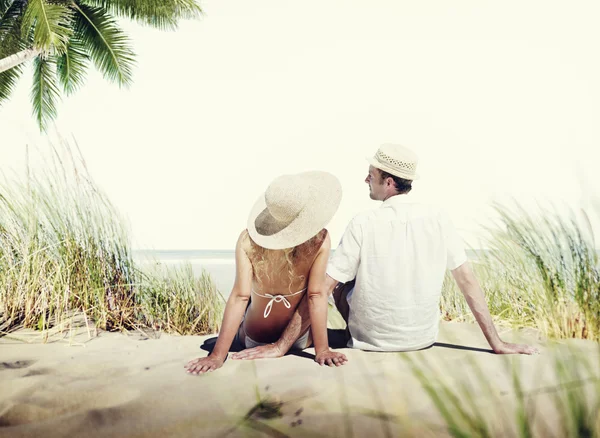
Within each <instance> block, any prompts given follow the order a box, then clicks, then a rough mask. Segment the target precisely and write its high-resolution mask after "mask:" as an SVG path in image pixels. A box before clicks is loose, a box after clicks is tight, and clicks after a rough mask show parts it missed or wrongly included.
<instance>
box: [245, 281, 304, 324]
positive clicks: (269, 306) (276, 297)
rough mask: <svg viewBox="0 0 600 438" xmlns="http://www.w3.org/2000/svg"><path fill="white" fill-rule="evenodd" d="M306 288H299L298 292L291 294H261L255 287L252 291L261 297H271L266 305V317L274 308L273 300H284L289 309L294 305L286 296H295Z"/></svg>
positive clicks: (278, 301) (277, 301)
mask: <svg viewBox="0 0 600 438" xmlns="http://www.w3.org/2000/svg"><path fill="white" fill-rule="evenodd" d="M305 290H306V288H304V289H302V290H299V291H298V292H294V293H293V294H289V295H271V294H264V295H261V294H259V293H258V292H256V291H255V290H254V289H253V290H252V292H254V293H255V294H256V295H258V296H259V297H263V298H271V300H270V301H269V302H268V303H267V307H265V311H264V313H263V316H264V317H265V318H266V317H267V316H269V314H270V313H271V309H272V308H273V301H275V302H276V303H281V302H283V305H284V306H285V307H287V308H288V309H289V308H290V307H292V305H291V304H290V302H289V301H288V300H287V298H286V297H293V296H294V295H298V294H301V293H302V292H304V291H305Z"/></svg>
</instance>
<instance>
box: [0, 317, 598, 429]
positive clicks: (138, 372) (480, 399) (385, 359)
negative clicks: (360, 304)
mask: <svg viewBox="0 0 600 438" xmlns="http://www.w3.org/2000/svg"><path fill="white" fill-rule="evenodd" d="M336 333H337V332H336ZM336 333H333V332H332V334H336ZM90 334H91V337H90ZM502 337H503V338H504V339H505V340H508V341H515V340H525V341H526V342H529V343H532V344H534V345H536V346H539V347H540V349H541V351H542V354H540V355H535V356H498V355H494V354H492V353H491V352H490V350H489V347H488V345H487V343H486V341H485V339H484V337H483V335H482V334H481V332H480V330H479V328H478V327H477V326H476V325H472V324H466V323H442V324H441V328H440V336H439V338H438V343H437V344H436V345H435V346H434V347H432V348H429V349H426V350H423V351H419V352H410V353H376V352H364V351H358V350H351V349H342V350H341V351H343V352H344V353H345V354H347V356H348V358H349V362H348V364H346V365H344V366H342V367H339V368H335V367H334V368H329V367H320V366H319V365H317V364H316V363H315V362H314V361H313V360H312V358H313V354H314V350H313V349H307V350H306V351H305V352H304V353H303V354H301V355H287V356H285V357H283V358H280V359H267V360H258V361H233V360H227V361H226V362H225V364H224V366H223V367H222V368H221V369H219V370H217V371H216V372H213V373H210V374H205V375H201V376H193V375H189V374H187V373H185V372H184V368H183V366H184V364H185V363H186V362H187V361H188V360H190V359H192V358H194V357H198V356H204V355H206V354H207V351H205V350H203V349H201V348H200V347H201V345H203V343H204V342H205V341H208V343H210V342H211V340H212V339H214V338H215V336H214V335H210V336H173V335H165V334H161V333H153V332H147V333H142V332H132V333H129V334H122V333H108V332H101V331H100V332H97V333H96V332H95V331H94V330H92V331H88V329H86V327H85V326H81V327H79V328H78V329H73V330H71V331H70V333H69V332H63V333H62V334H54V335H53V336H51V337H50V338H49V339H48V342H47V343H40V342H39V339H40V338H39V333H36V332H32V331H27V330H22V331H18V332H15V333H12V334H11V335H9V336H5V337H3V338H0V436H1V437H25V436H44V437H59V436H69V437H72V436H85V437H96V436H102V437H121V436H135V437H146V436H148V437H164V436H181V437H198V436H270V437H283V436H348V437H349V436H353V437H363V436H370V437H376V436H398V435H400V434H402V433H404V434H407V435H413V436H425V435H427V434H428V435H436V436H438V435H445V434H446V432H445V429H444V428H443V427H442V426H441V425H442V424H443V422H442V421H441V418H440V415H439V414H438V413H437V410H436V409H435V407H434V404H433V403H432V401H431V399H430V398H429V397H428V395H427V394H426V392H425V390H424V389H423V387H422V386H421V384H420V383H419V382H418V380H417V379H416V378H415V376H414V375H413V372H412V371H411V366H410V363H409V362H408V361H407V358H408V359H410V360H412V361H415V362H419V361H423V362H422V363H423V364H426V365H427V366H432V367H435V368H437V369H439V370H440V371H442V372H443V374H444V376H445V377H446V378H447V379H448V383H449V385H450V386H451V387H452V388H455V389H458V388H460V385H461V383H462V382H466V381H472V380H473V373H472V372H469V371H468V370H469V364H470V363H472V362H474V363H476V364H477V365H478V366H480V369H481V370H482V372H483V373H484V374H485V376H486V379H487V381H488V382H489V383H490V384H492V386H493V387H494V388H495V389H494V394H495V395H496V396H497V400H496V401H493V400H490V397H489V396H486V393H485V391H484V390H483V389H482V387H481V385H477V384H476V385H475V386H474V387H473V392H472V394H473V397H475V398H476V400H477V403H478V405H479V406H481V407H482V408H483V409H484V411H485V410H487V411H488V412H489V414H490V415H494V414H498V413H499V412H500V410H501V409H509V408H510V407H511V406H513V405H514V389H513V386H512V384H511V380H510V379H511V377H510V372H509V371H508V370H509V368H510V366H511V364H513V365H515V366H516V367H517V369H519V373H520V375H521V377H522V382H523V390H524V391H525V393H526V399H527V400H528V401H530V402H532V403H533V405H532V406H535V409H537V411H538V412H539V415H538V419H540V420H542V422H541V423H540V424H542V423H544V424H548V425H549V426H548V427H556V426H555V425H554V426H553V424H554V423H555V422H556V421H559V420H558V418H559V416H558V415H556V413H555V412H553V411H552V404H551V403H550V400H551V396H552V394H553V393H554V392H555V391H556V389H557V388H558V387H559V385H558V383H557V379H556V376H554V375H553V373H552V372H551V370H552V369H553V367H552V364H553V358H554V357H556V355H561V357H562V359H561V360H562V361H563V363H566V364H569V363H575V362H576V361H579V360H580V359H578V358H577V354H584V355H585V356H586V357H587V358H589V359H591V360H593V366H592V368H591V369H590V370H589V375H585V376H580V379H579V383H578V382H575V383H573V384H583V385H590V383H589V382H591V380H589V379H590V378H591V377H594V376H595V377H598V375H600V370H599V369H598V368H599V366H598V365H599V363H598V362H599V360H598V344H596V343H593V342H587V341H578V340H571V341H567V342H562V343H560V344H550V343H548V342H545V341H539V340H538V339H537V336H536V333H535V332H529V333H521V332H519V333H516V332H512V331H503V332H502ZM421 369H423V367H421ZM512 418H514V415H513V416H512ZM510 423H514V421H508V422H507V424H510ZM540 427H543V424H542V426H540ZM428 431H429V432H428ZM431 431H433V432H431ZM507 432H508V431H507ZM507 434H508V435H510V433H507Z"/></svg>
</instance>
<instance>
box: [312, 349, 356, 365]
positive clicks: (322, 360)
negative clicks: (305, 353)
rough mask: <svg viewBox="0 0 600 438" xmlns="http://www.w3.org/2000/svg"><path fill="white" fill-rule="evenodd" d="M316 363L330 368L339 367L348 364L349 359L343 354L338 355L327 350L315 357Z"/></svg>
mask: <svg viewBox="0 0 600 438" xmlns="http://www.w3.org/2000/svg"><path fill="white" fill-rule="evenodd" d="M315 362H317V363H318V364H319V365H329V366H330V367H332V366H336V367H339V366H341V365H344V364H345V363H346V362H348V358H347V357H346V355H345V354H343V353H337V352H335V351H331V350H325V351H322V352H320V353H318V354H317V355H316V356H315Z"/></svg>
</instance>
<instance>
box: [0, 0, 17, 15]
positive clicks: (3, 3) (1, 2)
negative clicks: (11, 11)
mask: <svg viewBox="0 0 600 438" xmlns="http://www.w3.org/2000/svg"><path fill="white" fill-rule="evenodd" d="M14 3H19V2H18V1H13V0H0V15H4V13H5V12H6V10H7V9H8V8H10V7H11V6H12V5H13V4H14Z"/></svg>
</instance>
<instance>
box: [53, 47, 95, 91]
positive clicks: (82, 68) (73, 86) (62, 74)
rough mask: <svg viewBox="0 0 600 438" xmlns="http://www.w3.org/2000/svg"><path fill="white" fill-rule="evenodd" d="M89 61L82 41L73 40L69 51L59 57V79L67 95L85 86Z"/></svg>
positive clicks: (57, 66)
mask: <svg viewBox="0 0 600 438" xmlns="http://www.w3.org/2000/svg"><path fill="white" fill-rule="evenodd" d="M89 59H90V58H89V56H88V55H87V53H85V47H84V46H83V44H82V43H81V41H79V40H78V39H77V38H71V40H70V41H69V44H68V45H67V50H65V53H63V54H62V55H60V56H59V57H58V61H57V63H56V68H57V72H58V78H59V80H60V83H61V84H62V87H63V90H64V91H65V93H67V94H72V93H73V92H75V91H76V90H77V89H79V87H80V86H81V85H83V82H84V79H85V73H86V70H87V68H88V64H89Z"/></svg>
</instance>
